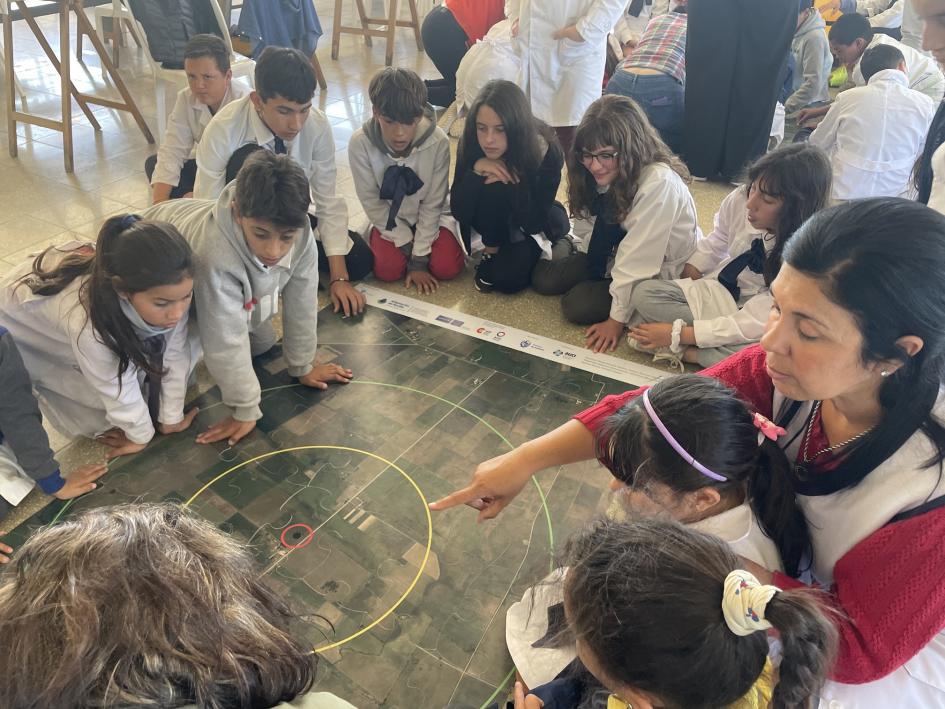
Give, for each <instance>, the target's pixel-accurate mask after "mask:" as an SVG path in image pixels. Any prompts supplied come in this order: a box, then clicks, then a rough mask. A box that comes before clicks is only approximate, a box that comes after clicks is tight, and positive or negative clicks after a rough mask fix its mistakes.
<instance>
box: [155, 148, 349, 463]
mask: <svg viewBox="0 0 945 709" xmlns="http://www.w3.org/2000/svg"><path fill="white" fill-rule="evenodd" d="M309 202H310V196H309V184H308V180H307V179H306V177H305V173H304V172H303V171H302V168H301V167H299V166H298V164H297V163H295V162H294V161H293V160H292V158H290V157H289V156H287V155H277V154H275V153H271V152H269V151H264V150H260V151H257V152H255V153H253V155H252V156H251V157H249V158H248V159H247V160H246V162H245V163H244V165H243V167H242V169H241V170H240V172H239V174H238V175H237V177H236V180H234V181H233V182H231V183H230V184H229V185H227V186H226V187H225V188H224V190H223V194H221V195H220V198H219V199H216V200H203V199H181V200H171V201H169V202H163V203H161V204H158V205H155V206H154V207H151V208H150V209H148V210H147V211H145V213H144V216H145V218H146V219H159V220H162V221H166V222H170V223H171V224H173V225H174V226H175V227H177V229H178V230H179V231H180V233H181V234H183V235H184V238H185V239H187V241H188V242H190V245H191V248H192V249H193V252H194V260H195V262H196V267H197V272H196V274H195V277H194V303H195V305H196V310H197V326H198V328H199V330H200V340H201V342H202V344H203V350H204V359H205V361H206V363H207V369H208V370H209V371H210V375H211V376H212V377H213V379H214V380H215V381H216V383H217V385H218V386H219V387H220V393H221V395H222V398H223V403H224V404H226V405H227V406H229V407H231V408H232V410H233V411H232V414H231V415H230V416H227V417H226V418H225V419H223V420H222V421H220V422H218V423H216V424H214V425H213V426H211V427H210V428H209V429H207V431H205V432H204V433H202V434H200V435H199V436H197V442H198V443H213V442H215V441H220V440H223V439H226V440H227V441H228V443H229V445H234V444H235V443H236V442H237V441H239V440H240V439H241V438H243V437H244V436H245V435H246V434H248V433H249V432H250V431H252V430H253V428H255V426H256V421H257V419H259V418H261V417H262V411H261V410H260V408H259V402H260V398H261V393H260V387H259V380H258V379H257V378H256V375H255V373H254V372H253V364H252V358H253V357H255V356H258V355H260V354H263V353H264V352H266V351H268V350H269V349H271V348H272V346H273V345H274V344H275V342H276V335H275V330H274V329H273V327H272V322H271V319H272V316H273V315H275V314H276V313H277V312H279V299H280V296H281V298H282V307H283V308H284V313H283V317H282V326H283V354H284V357H285V361H286V364H287V365H288V371H289V374H290V375H291V376H293V377H298V380H299V383H300V384H305V385H306V386H310V387H315V388H317V389H325V388H327V386H328V384H327V383H328V382H343V383H346V382H348V381H349V380H350V379H351V376H352V373H351V370H349V369H345V368H344V367H341V366H339V365H337V364H324V365H313V360H314V358H315V347H316V334H315V329H316V325H317V318H318V315H317V313H318V296H317V290H318V256H317V251H316V248H315V243H314V239H313V238H312V230H311V227H310V225H309V219H308V212H307V210H308V206H309Z"/></svg>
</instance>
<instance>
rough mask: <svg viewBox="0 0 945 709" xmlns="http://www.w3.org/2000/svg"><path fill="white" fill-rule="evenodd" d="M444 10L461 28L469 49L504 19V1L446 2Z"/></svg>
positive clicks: (459, 0)
mask: <svg viewBox="0 0 945 709" xmlns="http://www.w3.org/2000/svg"><path fill="white" fill-rule="evenodd" d="M446 8H447V9H448V10H449V11H450V12H452V13H453V17H455V18H456V23H457V24H458V25H459V26H460V27H462V28H463V32H465V33H466V37H467V39H468V40H469V42H468V46H470V47H471V46H473V45H474V44H475V43H476V42H477V41H479V40H480V39H482V38H483V37H485V36H486V32H488V31H489V30H490V29H491V28H492V25H494V24H495V23H497V22H501V21H502V20H504V19H505V0H446Z"/></svg>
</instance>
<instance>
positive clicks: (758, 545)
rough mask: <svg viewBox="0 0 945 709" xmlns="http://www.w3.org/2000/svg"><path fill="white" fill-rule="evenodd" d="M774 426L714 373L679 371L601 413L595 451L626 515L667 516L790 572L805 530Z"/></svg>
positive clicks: (798, 560)
mask: <svg viewBox="0 0 945 709" xmlns="http://www.w3.org/2000/svg"><path fill="white" fill-rule="evenodd" d="M780 433H783V429H778V427H777V426H775V425H774V424H773V423H771V421H769V420H768V419H767V418H765V417H764V416H761V415H760V414H757V413H754V414H753V413H752V412H750V411H749V409H748V407H747V406H746V405H745V403H744V402H743V401H742V400H741V399H739V398H738V396H737V395H736V394H735V392H733V391H732V390H731V389H729V388H728V387H726V386H725V385H724V384H722V383H720V382H719V381H718V380H715V379H711V378H709V377H703V376H699V375H696V374H682V375H679V376H675V377H669V378H667V379H663V380H661V381H660V382H658V383H656V384H654V385H653V386H652V387H651V388H650V389H648V390H647V391H646V392H645V393H644V395H643V396H640V397H637V398H636V399H633V400H632V401H630V402H629V403H628V404H626V405H625V406H624V407H623V408H622V409H620V410H619V411H618V412H617V413H615V414H614V415H612V416H611V417H610V418H608V419H607V420H606V421H605V422H604V425H603V426H602V427H601V429H600V431H598V433H597V455H598V459H599V460H600V461H601V463H603V464H604V466H605V467H606V468H607V469H608V470H610V472H611V473H612V474H613V476H614V478H615V480H614V483H613V484H612V487H613V488H614V489H615V490H616V491H617V492H620V493H621V494H622V496H623V498H624V502H625V503H626V505H627V506H628V507H629V508H630V512H631V517H634V518H638V517H640V516H641V515H642V516H669V517H671V518H673V519H675V520H676V521H678V522H681V523H683V524H686V525H689V526H690V527H692V528H693V529H696V530H699V531H702V532H706V533H708V534H714V535H716V536H717V537H719V538H720V539H722V540H724V541H726V542H728V543H729V544H730V545H731V546H732V548H733V549H734V550H735V551H736V552H737V553H739V554H741V555H742V556H744V557H746V558H748V559H751V560H752V561H754V562H755V563H758V564H761V565H762V566H765V567H767V568H769V569H779V570H780V569H781V568H784V569H786V571H787V573H788V574H790V575H791V576H795V577H796V576H798V575H799V574H800V572H801V571H803V570H804V569H805V568H806V567H807V566H809V562H810V553H811V550H810V538H809V536H808V532H807V522H806V521H805V519H804V515H803V514H802V513H801V510H800V508H799V507H798V505H797V502H796V500H795V497H794V484H793V480H792V477H791V466H790V464H789V463H788V460H787V458H786V457H785V455H784V453H783V452H782V451H781V449H780V448H778V444H777V438H778V434H780Z"/></svg>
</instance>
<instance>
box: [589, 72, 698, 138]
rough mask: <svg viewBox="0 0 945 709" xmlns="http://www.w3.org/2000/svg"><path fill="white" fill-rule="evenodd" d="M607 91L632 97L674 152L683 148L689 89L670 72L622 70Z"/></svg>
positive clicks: (615, 74) (615, 76)
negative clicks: (646, 72) (651, 72)
mask: <svg viewBox="0 0 945 709" xmlns="http://www.w3.org/2000/svg"><path fill="white" fill-rule="evenodd" d="M605 93H608V94H620V95H621V96H628V97H630V98H632V99H633V100H634V101H636V102H637V103H638V104H640V108H642V109H643V112H644V113H646V117H647V118H649V119H650V123H652V124H653V127H654V128H656V130H658V131H659V132H660V135H661V136H662V137H663V141H664V142H665V143H666V144H667V145H668V146H669V147H670V149H671V150H672V151H673V152H674V153H679V152H680V151H681V150H682V147H683V146H682V134H683V121H684V117H685V102H686V89H685V87H684V86H683V85H682V84H680V83H679V82H678V81H676V79H674V78H673V77H671V76H669V75H668V74H631V73H630V72H628V71H623V70H622V69H618V70H617V71H615V72H614V75H613V76H612V77H611V79H610V81H609V82H607V90H606V91H605Z"/></svg>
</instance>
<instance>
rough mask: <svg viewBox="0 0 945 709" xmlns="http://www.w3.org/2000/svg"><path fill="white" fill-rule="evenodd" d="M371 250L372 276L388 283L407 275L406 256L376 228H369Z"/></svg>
mask: <svg viewBox="0 0 945 709" xmlns="http://www.w3.org/2000/svg"><path fill="white" fill-rule="evenodd" d="M371 252H372V253H373V254H374V277H375V278H376V279H377V280H379V281H385V282H387V283H390V282H391V281H398V280H400V279H401V278H403V277H404V276H405V275H407V257H406V256H405V255H404V252H403V251H401V250H400V249H398V248H397V247H396V246H395V245H394V244H393V242H390V241H388V240H387V239H385V238H384V237H383V236H381V232H379V231H378V230H377V229H375V228H372V229H371Z"/></svg>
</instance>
